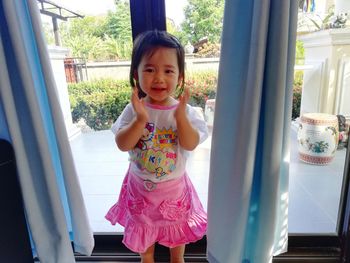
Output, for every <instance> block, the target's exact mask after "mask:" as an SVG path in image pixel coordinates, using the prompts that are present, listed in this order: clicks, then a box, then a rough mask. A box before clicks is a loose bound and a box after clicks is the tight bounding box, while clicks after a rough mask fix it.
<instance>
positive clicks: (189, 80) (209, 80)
mask: <svg viewBox="0 0 350 263" xmlns="http://www.w3.org/2000/svg"><path fill="white" fill-rule="evenodd" d="M185 79H186V81H185V87H186V88H188V89H189V90H190V92H191V97H190V101H189V104H190V105H192V106H194V107H201V108H202V109H203V110H204V108H205V103H206V101H207V100H208V99H214V98H215V95H216V87H217V72H216V71H214V70H211V71H198V72H189V73H187V75H186V78H185Z"/></svg>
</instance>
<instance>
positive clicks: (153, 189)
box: [106, 31, 208, 263]
mask: <svg viewBox="0 0 350 263" xmlns="http://www.w3.org/2000/svg"><path fill="white" fill-rule="evenodd" d="M184 67H185V62H184V49H183V47H182V46H181V44H180V43H179V41H178V40H177V39H176V38H175V37H174V36H172V35H170V34H168V33H167V32H165V31H147V32H145V33H142V34H140V35H139V36H138V37H137V38H136V39H135V42H134V47H133V53H132V61H131V68H130V83H131V85H132V87H134V90H133V93H132V96H131V103H129V104H128V105H127V106H126V107H125V109H124V111H123V112H122V114H121V115H120V116H119V118H118V119H117V121H116V122H115V123H114V124H113V126H112V131H113V132H114V134H115V141H116V144H117V145H118V148H119V149H120V150H122V151H129V156H130V166H129V170H128V171H127V174H126V176H125V179H124V181H123V185H122V189H121V192H120V195H119V199H118V202H117V203H116V204H115V205H113V206H112V208H110V210H109V211H108V213H107V215H106V219H108V220H109V221H110V222H111V223H112V224H113V225H114V224H116V223H119V224H121V225H122V226H124V227H125V230H124V238H123V243H124V244H125V245H126V246H127V247H128V248H129V249H130V250H132V251H134V252H137V253H140V255H141V259H142V262H144V263H148V262H154V259H153V258H154V245H155V243H156V242H158V243H159V244H161V245H164V246H167V247H169V248H170V256H171V262H184V259H183V255H184V251H185V244H187V243H189V242H194V241H197V240H199V239H201V238H202V237H203V236H204V234H205V232H206V227H207V217H206V213H205V211H204V210H203V207H202V205H201V203H200V201H199V198H198V196H197V193H196V191H195V189H194V187H193V185H192V183H191V181H190V179H189V177H188V175H187V173H186V170H185V168H186V159H187V158H188V155H189V151H192V150H194V149H195V148H196V146H197V145H198V144H199V143H201V142H203V141H204V140H205V139H206V138H207V137H208V131H207V126H206V123H205V122H204V120H203V118H202V116H201V115H200V114H198V112H197V111H196V110H195V109H193V108H192V107H191V106H189V105H188V104H187V102H188V100H189V92H188V90H186V89H185V90H184V93H183V95H181V96H180V97H179V100H176V99H174V98H173V97H172V95H173V94H174V92H175V90H176V88H177V87H180V88H182V89H183V86H184V74H185V73H184Z"/></svg>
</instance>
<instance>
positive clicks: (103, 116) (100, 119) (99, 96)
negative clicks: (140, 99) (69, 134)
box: [68, 79, 131, 130]
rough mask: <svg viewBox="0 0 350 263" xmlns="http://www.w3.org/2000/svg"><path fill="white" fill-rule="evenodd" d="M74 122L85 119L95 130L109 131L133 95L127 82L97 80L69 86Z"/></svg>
mask: <svg viewBox="0 0 350 263" xmlns="http://www.w3.org/2000/svg"><path fill="white" fill-rule="evenodd" d="M68 92H69V100H70V104H71V109H72V119H73V122H78V121H79V120H80V119H84V120H85V122H86V124H87V125H88V126H89V127H90V128H92V129H94V130H104V129H109V128H110V127H111V124H112V123H113V122H114V120H115V119H116V118H117V117H118V116H119V115H120V113H121V112H122V111H123V109H124V107H125V106H126V104H128V102H129V100H130V95H131V89H130V86H129V82H128V81H126V80H111V79H104V80H97V81H89V82H80V83H77V84H69V85H68Z"/></svg>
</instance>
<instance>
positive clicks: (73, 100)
mask: <svg viewBox="0 0 350 263" xmlns="http://www.w3.org/2000/svg"><path fill="white" fill-rule="evenodd" d="M55 3H57V5H51V4H48V3H46V4H44V6H43V7H42V6H41V5H40V4H39V7H40V8H41V9H42V10H45V12H48V11H50V12H52V13H54V14H61V15H62V19H64V18H65V17H67V16H68V17H73V18H69V19H68V21H64V20H61V19H57V25H58V29H59V30H58V33H59V38H60V43H61V46H57V45H55V38H54V33H53V21H52V19H51V17H50V16H48V15H42V22H43V25H44V29H45V36H46V40H47V43H48V45H49V52H50V57H51V62H52V66H53V72H54V76H55V80H56V84H57V88H58V92H59V99H60V103H61V106H62V111H63V112H64V117H65V121H66V127H67V132H68V135H69V139H70V143H71V148H72V152H73V158H74V161H75V165H76V168H77V173H78V177H79V181H80V185H81V189H82V193H83V196H84V200H85V205H86V208H87V213H88V217H89V219H90V223H91V226H92V229H93V231H94V232H116V231H121V232H122V231H123V228H122V227H121V226H118V225H117V226H112V225H111V224H110V223H109V222H108V221H107V220H106V219H104V215H105V214H106V212H107V211H108V209H109V208H110V207H111V206H112V205H113V204H114V203H115V202H116V200H117V197H118V194H119V190H120V187H121V182H122V180H123V177H124V174H125V172H126V170H127V169H128V154H127V153H124V152H120V151H119V150H118V149H117V147H116V145H115V143H114V136H113V134H112V132H111V131H109V128H110V126H111V123H112V122H114V121H115V119H116V118H117V116H118V114H119V113H120V111H121V110H122V109H123V108H124V106H125V104H126V103H127V102H128V101H129V97H130V95H129V94H130V92H131V89H130V86H129V82H128V79H129V67H130V61H129V58H130V55H131V47H132V44H131V43H132V41H131V22H130V12H129V10H130V9H129V4H128V2H124V1H118V4H115V3H114V1H113V0H109V1H106V0H105V1H85V0H80V1H77V0H76V1H70V0H69V1H63V0H61V1H55ZM61 8H62V9H61ZM63 8H64V9H63ZM81 16H84V17H83V18H82V17H81ZM56 44H57V42H56ZM118 98H119V99H118ZM123 98H124V99H123Z"/></svg>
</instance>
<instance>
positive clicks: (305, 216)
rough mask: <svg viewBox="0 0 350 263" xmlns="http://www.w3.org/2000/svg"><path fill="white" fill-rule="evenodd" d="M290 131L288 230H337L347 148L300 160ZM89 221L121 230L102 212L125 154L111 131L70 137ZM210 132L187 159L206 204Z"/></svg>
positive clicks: (114, 191)
mask: <svg viewBox="0 0 350 263" xmlns="http://www.w3.org/2000/svg"><path fill="white" fill-rule="evenodd" d="M293 127H294V126H293V125H292V129H291V152H290V153H291V157H290V179H289V233H333V232H335V230H336V224H337V217H338V206H339V200H340V193H341V186H342V178H343V168H344V162H345V155H346V150H345V149H342V150H338V151H337V154H336V156H335V159H334V160H333V161H332V163H330V164H329V165H327V166H317V165H309V164H305V163H302V162H301V161H299V158H298V150H297V143H296V129H295V128H293ZM71 147H72V152H73V157H74V161H75V164H76V168H77V172H78V176H79V180H80V183H81V188H82V192H83V196H84V200H85V203H86V207H87V211H88V215H89V219H90V223H91V226H92V229H93V231H94V232H95V233H101V232H114V233H115V232H122V231H123V228H122V227H121V226H117V227H115V226H111V225H110V223H109V222H108V221H106V220H105V219H104V215H105V213H106V212H107V210H108V209H109V207H110V206H111V205H113V204H114V203H115V202H116V199H117V196H118V192H119V189H120V187H121V183H122V180H123V178H124V174H125V172H126V170H127V168H128V154H127V153H125V152H120V151H119V150H118V149H117V147H116V145H115V143H114V136H113V134H112V132H111V131H109V130H105V131H98V132H88V133H81V134H79V135H78V136H76V137H74V138H73V139H72V140H71ZM210 147H211V136H210V137H209V138H208V139H207V140H206V141H205V142H204V143H203V144H201V145H200V146H199V147H198V148H197V149H196V150H195V151H194V152H193V155H192V156H191V158H190V160H189V162H188V172H189V175H190V177H191V180H192V182H193V184H194V185H195V187H196V189H197V191H198V194H199V197H200V199H201V201H202V203H203V205H204V206H205V207H206V206H207V195H208V177H209V165H210Z"/></svg>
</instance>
